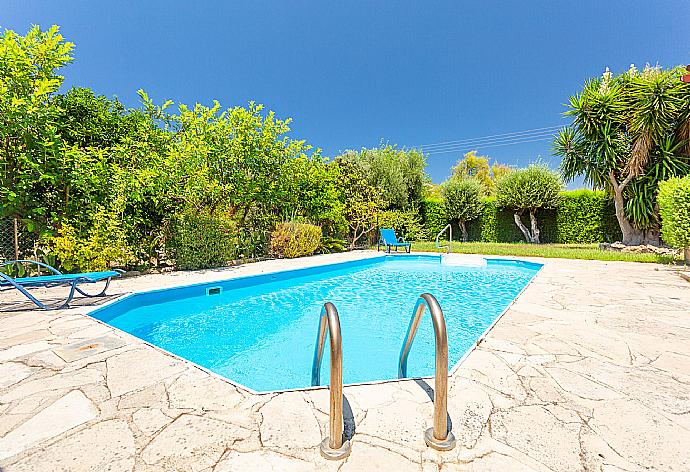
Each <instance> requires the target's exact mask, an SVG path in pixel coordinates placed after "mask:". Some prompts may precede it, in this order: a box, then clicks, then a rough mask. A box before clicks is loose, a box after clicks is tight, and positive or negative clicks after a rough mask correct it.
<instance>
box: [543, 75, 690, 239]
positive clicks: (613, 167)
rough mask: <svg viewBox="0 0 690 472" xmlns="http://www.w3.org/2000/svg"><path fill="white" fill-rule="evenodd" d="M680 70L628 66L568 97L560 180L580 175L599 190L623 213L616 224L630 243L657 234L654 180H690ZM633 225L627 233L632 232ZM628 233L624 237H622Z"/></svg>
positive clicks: (687, 91) (559, 148)
mask: <svg viewBox="0 0 690 472" xmlns="http://www.w3.org/2000/svg"><path fill="white" fill-rule="evenodd" d="M684 73H685V70H684V69H683V68H682V67H676V68H672V69H669V70H662V69H661V68H660V67H649V66H647V67H645V69H644V70H643V71H642V72H640V71H638V70H637V69H636V68H635V67H634V66H631V68H630V70H628V71H626V72H624V73H622V74H619V75H617V76H614V75H613V74H612V73H611V72H610V71H609V70H608V69H607V70H606V72H605V73H604V74H603V75H602V77H601V78H595V79H590V80H588V81H587V82H586V83H585V85H584V88H583V90H582V92H580V93H579V94H576V95H573V96H572V97H570V102H569V109H568V111H567V112H566V114H567V115H569V116H572V117H573V125H572V126H570V127H566V128H564V129H563V130H562V131H561V132H560V133H559V135H558V137H557V139H556V141H555V143H554V147H555V152H556V154H557V155H560V156H562V158H563V160H562V163H561V171H562V173H563V176H564V177H565V178H566V180H572V179H574V178H577V177H578V176H584V177H585V182H587V183H589V184H590V185H592V186H593V187H594V188H599V189H606V190H608V191H609V192H611V194H612V195H613V196H614V198H615V199H616V200H617V202H618V203H617V204H618V205H619V206H620V208H621V209H624V213H622V214H621V218H620V220H619V223H620V225H621V229H622V230H623V232H624V234H623V235H624V241H625V239H626V238H628V239H629V240H630V242H631V243H639V242H640V241H634V239H635V238H637V239H638V240H639V238H640V236H639V235H636V234H635V233H636V232H637V233H639V232H640V231H642V230H650V231H651V232H653V233H655V232H656V229H657V228H658V218H657V211H656V201H655V195H656V189H657V185H658V183H659V182H660V181H663V180H666V179H669V178H671V177H674V176H683V175H687V174H689V173H690V153H689V151H690V144H689V143H688V138H690V85H688V84H685V83H683V82H681V81H680V75H682V74H684ZM631 223H632V226H631ZM626 233H627V234H626Z"/></svg>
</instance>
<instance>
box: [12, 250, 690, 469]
mask: <svg viewBox="0 0 690 472" xmlns="http://www.w3.org/2000/svg"><path fill="white" fill-rule="evenodd" d="M371 254H372V253H361V252H360V253H348V254H337V255H328V256H319V257H314V258H308V259H301V260H295V261H289V262H286V261H266V262H261V263H256V264H248V265H245V266H242V267H238V268H234V269H229V270H224V271H205V272H195V273H174V274H167V275H153V276H142V277H137V278H130V279H125V280H120V281H117V282H115V283H114V284H113V286H112V289H111V291H110V292H111V293H113V294H122V293H126V292H128V291H136V290H145V289H150V288H158V287H165V286H173V285H180V284H187V283H192V282H200V281H208V280H214V279H221V278H228V277H232V276H235V275H241V274H253V273H260V272H266V271H272V270H276V269H281V268H286V267H291V268H292V267H298V266H306V265H313V264H319V263H323V262H326V261H337V260H346V259H353V258H357V257H369V255H371ZM374 254H375V253H374ZM535 260H536V259H535ZM539 262H543V263H545V267H544V269H543V270H542V271H541V272H540V273H539V275H537V277H536V279H535V280H534V281H533V283H532V284H531V285H530V286H529V287H528V288H527V290H526V291H525V292H524V293H523V294H522V295H521V296H520V297H519V299H518V300H517V302H516V303H515V304H514V305H513V306H512V307H511V308H510V309H509V310H508V311H507V312H506V314H505V315H504V316H503V317H502V318H501V319H500V320H499V322H498V323H497V324H496V325H495V327H494V328H493V329H492V330H491V331H490V333H489V334H488V336H487V337H486V338H485V339H484V341H483V342H481V344H480V345H479V346H478V347H477V348H476V349H475V350H474V351H473V352H471V353H470V355H469V356H468V357H467V358H466V359H465V361H464V362H463V364H462V365H461V367H460V368H459V369H458V370H457V371H456V373H455V374H454V375H453V376H452V377H451V379H450V382H449V384H450V393H449V402H448V403H449V405H448V412H449V415H450V417H451V420H452V424H453V431H454V433H455V435H456V437H457V438H458V445H457V447H456V448H455V449H454V450H453V451H450V452H443V453H441V452H436V451H433V450H431V449H428V448H427V447H426V446H425V444H424V441H423V436H422V435H423V432H424V430H425V429H426V428H427V427H429V426H431V416H432V409H433V405H432V403H431V400H430V396H429V393H427V392H428V390H429V387H428V385H426V383H425V382H424V381H413V380H408V381H402V382H389V383H384V384H377V385H362V386H351V387H346V388H345V396H346V398H347V401H348V403H349V405H350V406H351V410H352V414H351V415H348V417H346V426H347V429H348V430H350V431H351V430H353V429H354V430H355V432H354V436H353V439H352V444H353V445H352V454H351V455H350V457H349V458H348V459H347V460H346V461H341V462H329V461H326V460H324V459H322V458H321V456H320V455H319V452H318V444H319V442H320V441H321V439H322V438H323V437H325V436H326V435H327V427H328V426H327V421H328V418H327V415H326V412H327V411H328V391H327V390H326V389H321V390H312V391H302V392H287V393H280V394H263V395H256V394H251V393H249V392H246V391H244V390H242V389H240V388H237V387H235V386H233V385H232V384H230V383H228V382H226V381H224V380H222V379H220V378H217V377H215V376H213V375H210V374H208V373H207V372H205V371H203V370H201V369H199V368H197V367H195V366H193V365H191V364H189V363H187V362H185V361H184V360H181V359H179V358H176V357H172V356H170V355H167V354H165V353H163V352H161V351H159V350H158V349H156V348H154V347H152V346H150V345H148V344H146V343H144V342H142V341H139V340H137V339H136V338H133V337H132V336H130V335H127V334H125V333H122V332H120V331H118V330H116V329H113V328H110V327H109V326H107V325H105V324H102V323H100V322H98V321H96V320H94V319H92V318H89V317H88V316H85V313H86V312H88V311H89V310H91V309H92V307H91V306H79V307H77V308H75V309H71V310H63V311H59V312H42V311H37V310H32V309H30V307H29V306H28V305H27V304H24V303H14V302H15V301H16V300H18V299H16V298H10V297H8V295H7V294H6V293H3V294H2V297H3V299H2V300H0V470H1V471H6V472H13V471H46V472H47V471H54V470H55V471H86V470H93V471H103V470H108V471H129V470H136V471H151V472H153V471H171V470H172V471H177V470H179V471H216V472H221V471H234V470H237V471H251V470H259V471H265V470H276V471H278V470H279V471H290V470H295V471H308V470H342V471H348V470H395V471H396V472H403V471H407V470H414V471H439V470H442V471H460V470H471V471H559V472H560V471H580V470H592V471H638V470H659V471H671V470H678V471H687V470H690V453H688V445H690V284H689V283H688V282H687V281H685V280H683V279H681V278H680V277H679V276H678V274H677V273H676V271H674V270H673V269H671V268H668V267H663V266H659V265H652V264H636V263H617V262H596V261H570V260H557V259H551V260H548V259H547V260H539ZM404 316H405V317H407V316H408V314H407V313H405V314H404ZM315 317H316V314H315ZM315 319H316V318H315ZM406 322H407V320H405V323H406ZM315 329H316V328H315ZM428 383H429V384H432V386H433V382H432V381H428Z"/></svg>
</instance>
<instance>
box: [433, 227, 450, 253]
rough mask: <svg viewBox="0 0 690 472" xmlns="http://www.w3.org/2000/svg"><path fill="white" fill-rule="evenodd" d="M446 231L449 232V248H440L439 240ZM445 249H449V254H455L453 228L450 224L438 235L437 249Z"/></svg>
mask: <svg viewBox="0 0 690 472" xmlns="http://www.w3.org/2000/svg"><path fill="white" fill-rule="evenodd" d="M446 230H448V246H439V245H438V238H440V237H441V235H442V234H443V233H445V232H446ZM444 247H447V248H448V253H449V254H450V253H451V252H453V227H452V226H451V225H450V224H447V225H446V226H444V227H443V229H442V230H441V231H439V232H438V234H437V235H436V248H438V249H441V248H444Z"/></svg>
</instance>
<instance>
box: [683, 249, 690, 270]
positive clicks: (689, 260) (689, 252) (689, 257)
mask: <svg viewBox="0 0 690 472" xmlns="http://www.w3.org/2000/svg"><path fill="white" fill-rule="evenodd" d="M683 257H684V258H685V265H689V266H690V247H686V248H685V249H684V250H683Z"/></svg>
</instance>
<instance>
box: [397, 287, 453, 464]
mask: <svg viewBox="0 0 690 472" xmlns="http://www.w3.org/2000/svg"><path fill="white" fill-rule="evenodd" d="M427 306H428V307H429V312H430V313H431V321H432V322H433V325H434V335H435V338H436V373H435V380H434V426H433V428H429V429H427V430H426V432H425V433H424V441H425V442H426V444H427V445H428V446H429V447H432V448H434V449H437V450H439V451H449V450H451V449H453V448H454V447H455V436H454V435H453V433H452V432H451V431H449V430H448V421H447V417H448V333H447V332H446V321H445V319H444V318H443V311H442V310H441V307H440V306H439V304H438V301H437V300H436V298H435V297H434V296H433V295H431V294H430V293H423V294H422V295H421V296H420V297H419V299H418V300H417V304H416V305H415V307H414V311H413V312H412V319H411V320H410V326H409V327H408V328H407V334H406V335H405V340H404V341H403V345H402V348H401V349H400V359H399V360H398V378H401V379H402V378H405V377H407V358H408V356H409V354H410V348H412V342H413V341H414V338H415V335H416V334H417V328H419V323H420V322H421V320H422V315H423V314H424V309H425V308H426V307H427Z"/></svg>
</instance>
